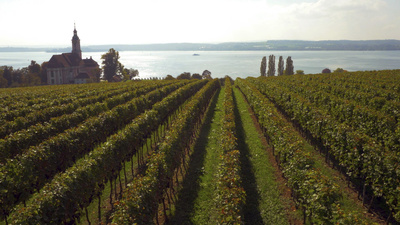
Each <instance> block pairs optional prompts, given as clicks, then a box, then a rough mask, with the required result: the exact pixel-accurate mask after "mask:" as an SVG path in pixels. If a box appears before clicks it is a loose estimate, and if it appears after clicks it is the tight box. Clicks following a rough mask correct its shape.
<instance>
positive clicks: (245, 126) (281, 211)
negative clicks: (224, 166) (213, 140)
mask: <svg viewBox="0 0 400 225" xmlns="http://www.w3.org/2000/svg"><path fill="white" fill-rule="evenodd" d="M233 91H234V100H235V105H236V112H235V119H236V121H235V122H236V131H237V139H238V148H239V150H240V153H241V165H242V179H243V187H244V189H245V191H246V194H247V198H246V205H245V207H244V221H245V223H246V224H289V222H288V217H287V213H288V210H287V208H288V207H287V205H288V204H289V203H288V202H287V201H288V200H287V199H285V198H284V197H283V193H282V192H281V188H280V184H279V183H278V181H277V177H276V172H277V171H276V170H277V168H275V167H274V166H273V165H271V163H270V158H269V155H268V152H267V151H266V146H265V144H264V143H262V138H263V137H262V134H261V133H260V132H259V131H258V130H257V128H256V126H255V125H254V122H253V119H252V114H251V113H250V112H249V110H248V108H249V106H248V104H247V102H246V101H245V99H244V97H243V95H242V94H241V93H240V91H239V90H238V89H237V88H234V89H233Z"/></svg>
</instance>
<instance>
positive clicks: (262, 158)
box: [169, 88, 290, 224]
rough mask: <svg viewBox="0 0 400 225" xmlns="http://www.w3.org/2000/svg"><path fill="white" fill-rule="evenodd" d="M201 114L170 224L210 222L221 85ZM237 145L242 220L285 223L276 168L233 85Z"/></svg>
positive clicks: (285, 200) (286, 213) (283, 202)
mask: <svg viewBox="0 0 400 225" xmlns="http://www.w3.org/2000/svg"><path fill="white" fill-rule="evenodd" d="M217 94H218V96H217V98H216V101H215V103H214V102H213V103H212V104H211V110H210V111H209V114H208V115H207V116H206V121H205V125H204V127H203V129H202V131H201V133H200V136H199V139H198V141H197V143H196V145H195V147H194V149H193V154H192V156H191V162H190V164H189V169H188V173H187V175H186V178H185V180H184V181H183V187H182V189H181V192H180V193H179V197H178V199H179V200H178V202H177V204H176V208H175V212H174V215H173V216H172V218H171V220H170V222H169V224H213V219H212V218H213V209H214V201H213V197H214V191H215V187H214V183H215V174H216V172H217V167H218V164H219V155H220V154H221V149H220V148H219V133H218V131H219V130H220V129H221V122H220V121H221V119H222V116H223V100H224V97H225V96H224V88H222V89H221V90H220V92H219V93H217ZM234 99H235V105H236V109H235V117H236V121H235V122H236V126H237V138H238V149H239V150H240V151H241V164H242V171H241V174H242V178H243V186H244V189H245V191H246V194H247V198H246V205H245V207H244V218H243V219H244V221H245V223H246V224H289V223H290V222H289V220H288V209H287V205H288V203H287V201H288V199H285V198H283V196H282V193H281V191H280V190H281V188H280V187H281V185H282V184H279V183H278V181H277V178H276V168H275V167H274V166H272V165H270V159H269V156H268V152H267V151H266V146H265V143H263V142H262V139H261V138H263V137H262V134H261V133H260V132H259V131H258V130H257V128H256V127H255V124H254V123H253V119H252V117H251V116H252V115H251V113H250V112H249V111H248V108H249V106H248V104H247V102H246V101H245V99H244V97H243V96H242V94H241V93H240V92H239V90H238V89H236V88H234Z"/></svg>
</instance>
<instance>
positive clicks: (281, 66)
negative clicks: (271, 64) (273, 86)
mask: <svg viewBox="0 0 400 225" xmlns="http://www.w3.org/2000/svg"><path fill="white" fill-rule="evenodd" d="M284 67H285V62H284V61H283V57H282V56H279V62H278V76H281V75H283V71H284V70H285V68H284Z"/></svg>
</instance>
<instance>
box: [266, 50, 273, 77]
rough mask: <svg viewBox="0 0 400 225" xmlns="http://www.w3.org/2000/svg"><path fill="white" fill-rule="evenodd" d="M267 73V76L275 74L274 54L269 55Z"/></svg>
mask: <svg viewBox="0 0 400 225" xmlns="http://www.w3.org/2000/svg"><path fill="white" fill-rule="evenodd" d="M267 75H268V76H269V77H273V76H275V56H274V55H270V56H269V60H268V72H267Z"/></svg>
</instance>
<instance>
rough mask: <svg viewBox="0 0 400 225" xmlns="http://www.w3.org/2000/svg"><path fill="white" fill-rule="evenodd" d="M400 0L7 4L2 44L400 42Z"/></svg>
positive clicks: (0, 0)
mask: <svg viewBox="0 0 400 225" xmlns="http://www.w3.org/2000/svg"><path fill="white" fill-rule="evenodd" d="M399 12H400V0H112V1H110V0H36V1H32V0H0V24H1V29H0V46H3V47H4V46H31V45H35V46H47V47H53V46H69V45H70V43H71V38H72V35H73V28H74V22H76V27H77V30H78V36H79V37H80V39H81V45H82V46H87V45H98V44H100V45H101V44H143V43H179V42H200V43H220V42H230V41H235V42H236V41H266V40H276V39H286V40H290V39H295V40H339V39H349V40H368V39H400V13H399Z"/></svg>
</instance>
